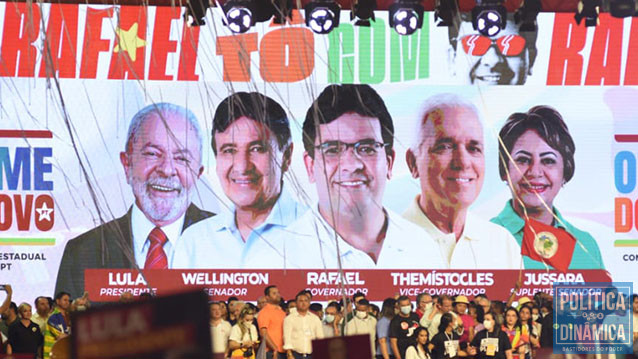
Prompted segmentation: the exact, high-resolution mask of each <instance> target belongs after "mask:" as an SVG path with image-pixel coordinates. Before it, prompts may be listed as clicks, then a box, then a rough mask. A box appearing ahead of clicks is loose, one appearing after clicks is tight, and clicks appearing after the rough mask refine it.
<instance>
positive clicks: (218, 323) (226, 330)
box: [210, 302, 230, 359]
mask: <svg viewBox="0 0 638 359" xmlns="http://www.w3.org/2000/svg"><path fill="white" fill-rule="evenodd" d="M210 335H211V339H212V343H213V357H214V358H215V359H221V358H224V354H226V351H227V350H228V337H229V336H230V323H228V322H227V321H225V320H224V319H223V318H222V311H221V308H220V305H219V302H213V303H211V304H210Z"/></svg>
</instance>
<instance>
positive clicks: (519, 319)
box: [503, 307, 521, 328]
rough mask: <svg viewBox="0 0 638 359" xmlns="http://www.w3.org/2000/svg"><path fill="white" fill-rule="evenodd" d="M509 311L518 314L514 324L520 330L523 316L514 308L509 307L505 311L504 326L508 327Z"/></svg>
mask: <svg viewBox="0 0 638 359" xmlns="http://www.w3.org/2000/svg"><path fill="white" fill-rule="evenodd" d="M509 311H514V313H516V323H514V328H520V327H521V315H520V314H518V310H516V308H514V307H508V308H507V309H505V312H504V313H503V319H504V324H505V325H507V312H509Z"/></svg>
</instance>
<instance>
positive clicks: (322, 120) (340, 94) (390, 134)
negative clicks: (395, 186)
mask: <svg viewBox="0 0 638 359" xmlns="http://www.w3.org/2000/svg"><path fill="white" fill-rule="evenodd" d="M346 113H356V114H359V115H361V116H365V117H372V118H377V119H379V124H380V125H381V138H382V139H383V142H384V143H385V144H387V146H386V147H385V151H386V154H387V155H388V156H390V155H391V154H392V151H393V150H392V147H393V146H394V124H393V123H392V116H390V113H389V112H388V109H387V108H386V106H385V103H384V102H383V99H382V98H381V96H379V94H378V93H377V92H376V91H375V90H374V89H373V88H372V87H370V86H369V85H349V84H347V85H329V86H328V87H326V88H325V89H324V90H323V91H322V92H321V94H320V95H319V97H317V98H316V99H315V101H314V102H313V103H312V105H311V106H310V108H309V109H308V112H306V119H305V120H304V122H303V146H304V149H305V150H306V152H308V155H310V157H312V158H314V157H315V138H316V137H317V130H318V128H319V125H324V124H328V123H330V122H332V121H334V120H336V119H337V118H339V117H341V115H343V114H346Z"/></svg>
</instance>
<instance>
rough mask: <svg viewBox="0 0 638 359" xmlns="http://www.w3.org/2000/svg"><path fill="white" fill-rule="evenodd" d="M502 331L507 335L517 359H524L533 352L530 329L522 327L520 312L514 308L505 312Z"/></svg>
mask: <svg viewBox="0 0 638 359" xmlns="http://www.w3.org/2000/svg"><path fill="white" fill-rule="evenodd" d="M502 330H503V331H504V332H505V334H507V337H508V338H509V341H510V344H511V346H512V353H513V357H514V358H515V359H524V358H525V354H527V353H528V352H531V350H530V347H529V344H530V341H529V335H530V333H529V327H527V326H525V327H523V326H521V321H520V317H519V315H518V311H517V310H516V308H514V307H509V308H507V310H506V311H505V323H504V324H503V327H502Z"/></svg>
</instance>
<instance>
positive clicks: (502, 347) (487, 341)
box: [468, 313, 512, 359]
mask: <svg viewBox="0 0 638 359" xmlns="http://www.w3.org/2000/svg"><path fill="white" fill-rule="evenodd" d="M483 325H484V326H485V329H483V330H481V331H480V332H478V333H476V335H475V336H474V339H472V343H471V344H470V347H469V349H468V351H469V354H470V355H473V356H474V358H475V359H512V345H511V343H510V340H509V338H508V337H507V334H505V333H504V332H503V331H501V330H500V327H499V326H498V325H496V321H495V320H494V316H493V315H492V313H485V320H484V321H483Z"/></svg>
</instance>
